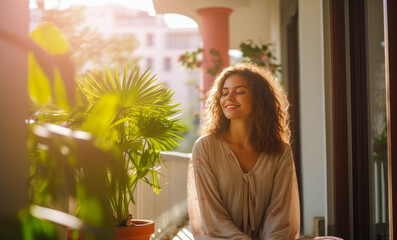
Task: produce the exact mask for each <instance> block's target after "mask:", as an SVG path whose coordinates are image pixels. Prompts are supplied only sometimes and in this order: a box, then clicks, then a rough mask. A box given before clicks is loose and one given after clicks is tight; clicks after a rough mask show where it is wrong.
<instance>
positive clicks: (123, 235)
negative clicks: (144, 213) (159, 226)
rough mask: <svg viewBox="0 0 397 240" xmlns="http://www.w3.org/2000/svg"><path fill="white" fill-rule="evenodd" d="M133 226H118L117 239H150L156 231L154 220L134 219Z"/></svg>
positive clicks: (115, 236) (116, 229)
mask: <svg viewBox="0 0 397 240" xmlns="http://www.w3.org/2000/svg"><path fill="white" fill-rule="evenodd" d="M132 223H133V224H134V226H132V227H116V228H115V231H114V233H115V235H114V239H115V240H149V239H150V236H151V235H152V234H153V233H154V222H153V221H150V220H141V219H134V220H132Z"/></svg>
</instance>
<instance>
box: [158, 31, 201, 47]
mask: <svg viewBox="0 0 397 240" xmlns="http://www.w3.org/2000/svg"><path fill="white" fill-rule="evenodd" d="M165 46H166V47H167V48H173V49H183V48H197V47H199V46H200V37H199V35H198V34H197V33H167V34H166V35H165Z"/></svg>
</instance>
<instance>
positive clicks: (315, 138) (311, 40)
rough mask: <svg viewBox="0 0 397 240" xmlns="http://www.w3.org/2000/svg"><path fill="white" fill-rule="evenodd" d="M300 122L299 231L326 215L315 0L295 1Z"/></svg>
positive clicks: (320, 54)
mask: <svg viewBox="0 0 397 240" xmlns="http://www.w3.org/2000/svg"><path fill="white" fill-rule="evenodd" d="M298 6H299V62H300V68H299V70H300V91H301V92H300V109H301V112H300V116H301V118H300V122H301V126H300V127H301V154H302V155H301V159H302V163H301V164H302V166H301V167H302V194H303V196H302V201H303V202H302V203H301V204H302V206H303V211H304V212H303V213H302V214H303V225H304V229H303V233H304V234H305V236H312V235H313V217H316V216H324V217H327V200H326V190H327V185H326V134H325V132H326V130H325V129H326V128H325V100H324V99H325V97H324V92H325V91H324V60H323V56H324V50H323V49H324V47H323V20H322V19H323V10H322V2H321V1H318V0H299V1H298Z"/></svg>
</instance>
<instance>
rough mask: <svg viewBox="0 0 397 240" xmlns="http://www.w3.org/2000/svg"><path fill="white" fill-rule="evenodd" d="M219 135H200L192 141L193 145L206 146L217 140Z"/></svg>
mask: <svg viewBox="0 0 397 240" xmlns="http://www.w3.org/2000/svg"><path fill="white" fill-rule="evenodd" d="M219 141H220V139H219V136H218V135H217V134H216V133H212V134H209V135H203V136H200V137H199V138H198V139H197V140H196V142H195V143H194V147H204V148H207V147H209V146H211V145H213V144H214V143H216V142H219Z"/></svg>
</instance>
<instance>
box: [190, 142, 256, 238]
mask: <svg viewBox="0 0 397 240" xmlns="http://www.w3.org/2000/svg"><path fill="white" fill-rule="evenodd" d="M203 142H204V143H203ZM208 151H209V149H208V146H206V145H205V139H204V140H203V139H201V141H200V140H199V141H197V142H196V144H195V146H194V148H193V153H192V159H191V160H190V163H189V169H188V207H189V218H190V226H191V228H192V233H193V235H194V238H195V239H251V238H250V237H249V236H248V235H246V234H244V233H242V232H241V231H240V230H239V229H238V228H237V227H236V226H235V225H234V224H233V222H232V220H231V216H230V214H229V213H228V211H227V210H226V208H225V206H224V203H223V201H222V198H221V196H220V193H219V190H218V183H217V181H216V178H215V176H214V173H213V172H212V169H211V166H210V163H209V161H210V159H209V155H210V153H209V152H208ZM211 160H213V159H211ZM230 177H233V176H230ZM236 197H238V196H236Z"/></svg>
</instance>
